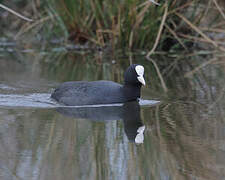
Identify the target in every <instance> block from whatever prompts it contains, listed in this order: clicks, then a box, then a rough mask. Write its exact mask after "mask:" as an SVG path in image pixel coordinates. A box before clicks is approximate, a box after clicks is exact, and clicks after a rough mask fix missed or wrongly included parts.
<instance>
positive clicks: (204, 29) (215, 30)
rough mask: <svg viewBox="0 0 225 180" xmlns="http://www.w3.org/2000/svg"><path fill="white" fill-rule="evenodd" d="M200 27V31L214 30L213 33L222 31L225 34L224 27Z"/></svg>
mask: <svg viewBox="0 0 225 180" xmlns="http://www.w3.org/2000/svg"><path fill="white" fill-rule="evenodd" d="M200 29H201V30H202V31H210V32H214V33H224V34H225V30H224V29H217V28H208V27H201V28H200Z"/></svg>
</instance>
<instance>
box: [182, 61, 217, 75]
mask: <svg viewBox="0 0 225 180" xmlns="http://www.w3.org/2000/svg"><path fill="white" fill-rule="evenodd" d="M216 61H218V59H217V58H213V59H211V60H209V61H207V62H204V63H202V64H201V65H199V66H197V67H196V68H194V69H193V70H192V71H190V72H188V73H186V74H185V75H184V77H187V78H188V77H191V76H192V75H193V74H194V73H196V72H197V71H199V70H200V69H201V68H203V67H205V66H207V65H208V64H212V63H214V62H216Z"/></svg>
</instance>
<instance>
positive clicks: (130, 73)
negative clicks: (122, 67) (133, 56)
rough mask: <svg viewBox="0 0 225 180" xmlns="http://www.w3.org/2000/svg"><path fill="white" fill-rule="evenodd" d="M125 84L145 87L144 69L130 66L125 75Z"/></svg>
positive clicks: (133, 65) (139, 66)
mask: <svg viewBox="0 0 225 180" xmlns="http://www.w3.org/2000/svg"><path fill="white" fill-rule="evenodd" d="M124 82H125V84H127V85H135V86H137V85H138V86H141V85H145V79H144V67H143V66H142V65H139V64H132V65H130V66H129V67H128V68H127V70H126V72H125V74H124Z"/></svg>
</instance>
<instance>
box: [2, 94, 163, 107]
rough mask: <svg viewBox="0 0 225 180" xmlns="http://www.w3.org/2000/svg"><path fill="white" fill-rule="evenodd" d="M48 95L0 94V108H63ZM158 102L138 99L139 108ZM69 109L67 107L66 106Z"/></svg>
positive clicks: (119, 104) (120, 104)
mask: <svg viewBox="0 0 225 180" xmlns="http://www.w3.org/2000/svg"><path fill="white" fill-rule="evenodd" d="M50 96H51V94H49V93H32V94H0V106H4V107H36V108H54V107H55V108H56V107H65V106H63V105H60V104H58V103H57V102H55V101H54V100H53V99H51V98H50ZM158 103H159V101H155V100H143V99H140V101H139V104H140V105H141V106H152V105H156V104H158ZM122 105H123V103H118V104H101V105H85V106H71V107H84V108H85V107H102V106H122ZM66 107H69V106H66Z"/></svg>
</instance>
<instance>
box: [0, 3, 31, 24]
mask: <svg viewBox="0 0 225 180" xmlns="http://www.w3.org/2000/svg"><path fill="white" fill-rule="evenodd" d="M0 7H1V8H3V9H5V10H6V11H8V12H10V13H12V14H14V15H16V16H17V17H19V18H21V19H23V20H25V21H29V22H32V21H33V20H32V19H30V18H27V17H25V16H23V15H21V14H19V13H18V12H16V11H14V10H12V9H10V8H8V7H6V6H4V5H3V4H0Z"/></svg>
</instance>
